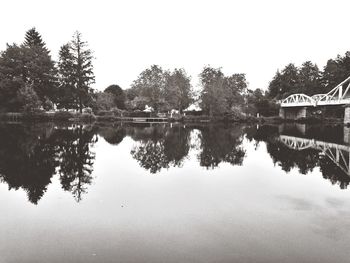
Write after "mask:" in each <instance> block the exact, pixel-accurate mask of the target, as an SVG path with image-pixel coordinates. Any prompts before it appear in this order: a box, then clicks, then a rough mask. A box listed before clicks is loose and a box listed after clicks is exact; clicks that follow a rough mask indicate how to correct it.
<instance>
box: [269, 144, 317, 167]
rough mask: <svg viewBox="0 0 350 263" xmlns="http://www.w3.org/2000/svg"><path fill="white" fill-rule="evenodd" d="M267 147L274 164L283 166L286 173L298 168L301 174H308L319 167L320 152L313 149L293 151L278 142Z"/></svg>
mask: <svg viewBox="0 0 350 263" xmlns="http://www.w3.org/2000/svg"><path fill="white" fill-rule="evenodd" d="M266 147H267V152H268V153H269V154H270V156H271V158H272V160H273V163H274V164H278V165H279V166H281V168H282V169H283V170H284V171H286V172H289V171H290V170H291V169H293V168H295V167H297V168H298V169H299V173H301V174H307V173H308V172H312V170H313V169H314V168H315V167H316V166H317V165H318V153H319V151H318V150H315V149H311V148H310V149H305V150H301V151H297V150H292V149H290V148H288V147H287V146H286V145H284V144H283V143H282V142H278V141H274V142H272V141H270V142H268V143H267V145H266Z"/></svg>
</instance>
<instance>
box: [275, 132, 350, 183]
mask: <svg viewBox="0 0 350 263" xmlns="http://www.w3.org/2000/svg"><path fill="white" fill-rule="evenodd" d="M279 140H280V141H281V142H282V143H284V144H285V145H286V146H287V147H288V148H290V149H292V150H297V151H301V150H305V149H309V148H312V149H316V150H319V151H321V152H322V154H324V155H325V156H327V157H328V158H329V159H330V160H331V161H332V162H334V164H336V165H337V166H338V167H339V168H340V169H341V170H342V171H343V172H344V173H346V174H347V175H348V176H350V169H349V166H350V146H348V145H342V144H337V143H330V142H324V141H318V140H314V139H307V138H300V137H295V136H288V135H280V136H279Z"/></svg>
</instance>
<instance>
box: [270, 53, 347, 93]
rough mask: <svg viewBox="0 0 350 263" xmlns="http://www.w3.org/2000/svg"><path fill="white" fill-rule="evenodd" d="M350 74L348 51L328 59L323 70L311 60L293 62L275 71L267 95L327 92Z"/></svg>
mask: <svg viewBox="0 0 350 263" xmlns="http://www.w3.org/2000/svg"><path fill="white" fill-rule="evenodd" d="M349 75H350V52H349V51H348V52H346V53H345V54H344V55H343V56H341V55H338V56H337V57H336V58H335V59H329V60H328V61H327V64H326V66H325V67H324V68H323V70H320V69H319V67H318V66H317V65H316V64H314V63H312V62H311V61H306V62H304V63H303V64H302V65H301V67H297V66H295V65H294V64H293V63H290V64H288V65H287V66H285V67H284V68H283V69H282V70H281V71H279V70H278V71H277V72H276V74H275V76H274V77H273V79H272V80H271V82H270V84H269V87H268V92H267V95H268V97H269V98H271V99H276V100H280V99H283V98H286V97H288V96H289V95H290V94H293V93H304V94H306V95H314V94H320V93H321V94H322V93H327V92H329V91H330V90H331V89H332V88H334V87H335V86H337V85H338V84H339V83H340V82H342V81H343V80H345V79H346V78H347V77H349Z"/></svg>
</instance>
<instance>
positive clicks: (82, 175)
mask: <svg viewBox="0 0 350 263" xmlns="http://www.w3.org/2000/svg"><path fill="white" fill-rule="evenodd" d="M62 132H64V133H65V134H64V135H63V134H62V135H63V136H62V139H61V140H60V144H59V147H58V156H59V160H60V166H59V170H58V172H59V175H60V181H61V184H62V188H63V189H64V190H66V191H69V192H71V193H72V194H73V196H74V197H75V199H76V200H77V201H78V202H79V201H80V200H81V198H82V197H81V195H82V194H83V193H86V192H87V185H90V184H91V180H92V176H91V173H92V171H93V164H94V159H95V154H94V153H93V152H91V151H90V147H91V146H92V145H93V144H94V143H95V142H96V141H97V137H96V136H94V131H93V130H87V129H83V127H82V126H78V127H77V128H76V129H74V130H65V131H62Z"/></svg>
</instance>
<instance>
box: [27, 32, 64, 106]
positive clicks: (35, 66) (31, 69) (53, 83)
mask: <svg viewBox="0 0 350 263" xmlns="http://www.w3.org/2000/svg"><path fill="white" fill-rule="evenodd" d="M22 47H23V48H24V49H27V52H25V53H24V54H26V55H27V64H26V65H25V68H26V69H27V79H26V82H27V83H28V84H29V85H30V86H32V87H33V89H34V90H35V92H36V93H37V95H38V97H39V99H40V100H41V101H42V102H44V101H47V100H48V99H49V100H52V101H56V99H57V98H56V93H57V78H56V75H57V70H56V67H55V63H54V61H53V60H52V59H51V56H50V52H49V50H48V49H47V48H46V44H45V42H44V41H43V40H42V37H41V35H40V34H39V32H38V31H36V29H35V28H31V29H29V30H28V31H27V32H26V35H25V41H24V43H23V45H22Z"/></svg>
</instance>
